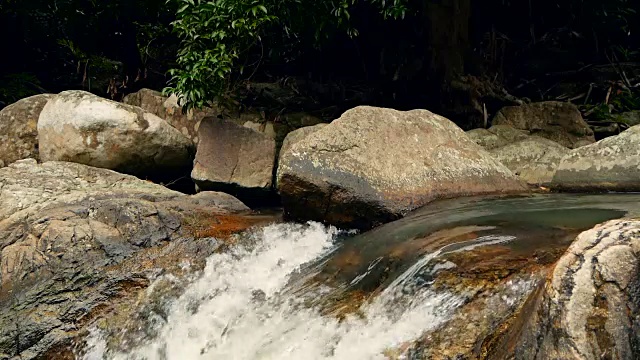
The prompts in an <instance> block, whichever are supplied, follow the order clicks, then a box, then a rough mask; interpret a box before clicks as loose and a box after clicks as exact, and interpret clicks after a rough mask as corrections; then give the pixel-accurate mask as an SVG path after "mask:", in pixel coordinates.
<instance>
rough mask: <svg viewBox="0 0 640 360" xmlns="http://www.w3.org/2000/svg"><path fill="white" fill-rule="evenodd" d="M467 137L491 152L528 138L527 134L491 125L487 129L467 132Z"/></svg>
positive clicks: (504, 126) (506, 126) (509, 127)
mask: <svg viewBox="0 0 640 360" xmlns="http://www.w3.org/2000/svg"><path fill="white" fill-rule="evenodd" d="M467 136H469V138H471V140H473V141H474V142H475V143H476V144H478V145H480V146H482V147H483V148H485V149H486V150H491V149H496V148H499V147H502V146H505V145H507V144H511V143H514V142H516V141H520V140H524V139H526V138H527V137H529V132H528V131H526V130H518V129H515V128H513V127H511V126H509V125H493V126H492V127H490V128H488V129H473V130H469V131H467Z"/></svg>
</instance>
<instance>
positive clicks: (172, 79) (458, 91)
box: [0, 0, 640, 128]
mask: <svg viewBox="0 0 640 360" xmlns="http://www.w3.org/2000/svg"><path fill="white" fill-rule="evenodd" d="M637 8H638V5H637V4H636V3H634V2H632V1H627V0H612V1H606V2H603V1H596V0H560V1H555V0H554V1H548V0H542V1H535V2H534V1H530V0H529V1H510V0H488V1H471V0H429V1H412V0H334V1H318V0H235V1H234V0H218V1H213V0H210V1H199V0H170V1H169V2H166V3H165V2H164V1H156V0H113V1H98V0H2V2H0V27H1V29H0V30H1V32H0V34H1V35H0V36H2V44H3V48H4V51H3V55H2V56H1V57H0V107H2V106H5V105H7V104H9V103H11V102H14V101H16V100H18V99H20V98H23V97H26V96H28V95H33V94H37V93H43V92H59V91H61V90H65V89H85V90H90V91H91V92H94V93H96V94H99V95H102V96H105V97H109V98H113V99H120V98H122V96H123V95H125V94H127V93H130V92H134V91H137V90H139V89H140V88H142V87H147V88H152V89H157V90H163V89H164V90H165V91H166V92H167V93H176V94H177V95H178V96H179V97H180V99H181V104H182V105H183V106H184V107H185V109H186V108H190V107H202V106H207V105H210V104H211V103H212V102H214V101H215V102H216V103H217V104H222V105H224V106H228V107H233V108H239V109H242V108H246V107H251V108H253V109H256V110H259V111H261V112H263V113H264V114H265V116H266V117H272V118H275V117H277V115H278V114H279V113H282V112H283V111H296V110H304V111H307V112H310V113H315V114H316V115H319V116H322V117H325V118H331V117H335V116H337V115H339V114H340V113H341V112H342V111H344V110H345V109H348V108H351V107H353V106H356V105H360V104H369V105H376V106H386V107H393V108H397V109H410V108H425V109H429V110H432V111H435V112H439V113H441V114H443V115H445V116H447V117H449V118H450V119H452V120H454V121H455V122H456V123H458V124H459V125H460V126H462V127H463V128H473V127H481V126H486V125H487V123H488V122H490V119H491V116H492V115H493V114H495V112H496V111H497V110H498V109H500V108H501V107H502V106H505V105H510V104H517V103H524V102H529V101H540V100H560V101H571V102H573V103H575V104H577V105H579V106H580V108H581V110H582V111H583V114H584V115H585V117H586V118H587V119H588V120H589V121H590V123H591V124H592V125H593V126H603V127H607V126H610V125H611V124H614V125H615V126H618V127H624V119H622V120H621V119H620V118H619V117H616V114H618V113H622V112H626V111H630V110H637V109H640V95H639V93H638V85H639V83H640V52H639V50H640V46H639V44H640V36H639V35H638V31H639V30H640V29H639V27H640V16H639V14H638V12H637V10H638V9H637Z"/></svg>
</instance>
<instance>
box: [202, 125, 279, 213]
mask: <svg viewBox="0 0 640 360" xmlns="http://www.w3.org/2000/svg"><path fill="white" fill-rule="evenodd" d="M198 137H199V138H200V139H201V141H200V143H199V144H198V151H197V153H196V160H195V163H194V167H193V171H192V172H191V178H192V179H193V180H194V181H195V182H196V184H197V185H198V187H199V188H200V189H204V190H215V191H224V192H226V193H229V194H232V195H234V196H236V197H238V198H239V199H241V200H243V201H245V202H247V203H255V202H258V203H259V202H261V201H262V200H264V199H262V198H263V197H269V196H270V195H271V194H272V183H273V168H274V163H275V155H276V143H275V141H274V140H273V139H271V138H268V137H267V136H265V135H263V134H262V133H259V132H257V131H255V130H252V129H250V128H247V127H244V126H240V125H238V124H236V123H235V122H233V121H230V120H224V119H217V118H211V117H207V118H204V119H203V120H202V123H201V124H200V128H199V131H198Z"/></svg>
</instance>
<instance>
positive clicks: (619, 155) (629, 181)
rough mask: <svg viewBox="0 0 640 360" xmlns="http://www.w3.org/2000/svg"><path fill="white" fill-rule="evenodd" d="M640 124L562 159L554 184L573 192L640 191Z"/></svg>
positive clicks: (574, 151) (577, 150)
mask: <svg viewBox="0 0 640 360" xmlns="http://www.w3.org/2000/svg"><path fill="white" fill-rule="evenodd" d="M638 144H640V125H638V126H634V127H631V128H629V129H628V130H626V131H624V132H622V133H621V134H620V135H617V136H613V137H609V138H606V139H603V140H600V141H598V142H597V143H595V144H591V145H588V146H584V147H581V148H579V149H575V150H572V151H571V152H570V153H569V154H567V155H566V156H565V157H563V158H562V160H561V161H560V165H559V166H558V170H557V171H556V174H555V176H554V177H553V183H552V185H553V186H554V187H556V188H558V189H561V190H570V191H593V190H596V191H639V190H640V147H638Z"/></svg>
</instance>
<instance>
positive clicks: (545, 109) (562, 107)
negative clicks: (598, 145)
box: [492, 101, 595, 149]
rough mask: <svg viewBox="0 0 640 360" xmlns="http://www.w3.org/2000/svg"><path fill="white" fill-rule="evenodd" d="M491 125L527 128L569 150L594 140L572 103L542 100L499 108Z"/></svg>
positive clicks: (533, 133)
mask: <svg viewBox="0 0 640 360" xmlns="http://www.w3.org/2000/svg"><path fill="white" fill-rule="evenodd" d="M492 124H493V125H510V126H513V127H514V128H516V129H520V130H526V131H529V132H530V133H531V135H537V136H540V137H544V138H547V139H550V140H553V141H555V142H557V143H559V144H561V145H564V146H566V147H568V148H571V149H573V148H577V147H580V146H583V145H585V144H588V143H593V142H595V138H594V135H593V131H592V130H591V128H590V127H589V124H587V122H586V121H584V119H583V118H582V114H581V113H580V110H578V108H577V107H576V106H575V105H573V104H571V103H565V102H558V101H545V102H539V103H533V104H526V105H520V106H507V107H504V108H502V109H500V111H498V113H497V114H496V116H495V117H494V119H493V122H492Z"/></svg>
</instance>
